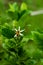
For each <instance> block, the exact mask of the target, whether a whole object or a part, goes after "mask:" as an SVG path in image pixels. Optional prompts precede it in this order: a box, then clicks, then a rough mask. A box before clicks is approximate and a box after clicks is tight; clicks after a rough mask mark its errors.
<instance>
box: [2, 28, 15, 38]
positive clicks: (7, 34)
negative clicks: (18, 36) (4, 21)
mask: <svg viewBox="0 0 43 65" xmlns="http://www.w3.org/2000/svg"><path fill="white" fill-rule="evenodd" d="M14 34H15V32H14V31H12V30H10V29H9V28H2V35H3V36H5V37H7V38H13V37H14Z"/></svg>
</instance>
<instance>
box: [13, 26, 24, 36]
mask: <svg viewBox="0 0 43 65" xmlns="http://www.w3.org/2000/svg"><path fill="white" fill-rule="evenodd" d="M14 30H15V31H16V32H15V33H16V34H15V35H14V37H18V36H23V34H22V32H23V31H24V30H20V26H19V28H18V30H17V29H14Z"/></svg>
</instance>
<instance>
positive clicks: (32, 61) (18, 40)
mask: <svg viewBox="0 0 43 65" xmlns="http://www.w3.org/2000/svg"><path fill="white" fill-rule="evenodd" d="M9 6H10V8H9V9H8V10H7V11H6V12H5V13H4V15H3V16H1V18H0V21H1V22H0V24H1V25H0V32H1V33H0V38H1V39H0V65H43V30H41V31H40V29H43V25H42V23H43V22H41V24H39V21H41V19H42V20H43V15H38V16H34V17H32V16H30V13H31V11H30V10H29V9H28V7H27V5H26V4H25V3H22V4H21V6H19V5H18V4H17V3H14V4H9ZM36 18H37V20H36ZM39 18H40V19H39ZM38 25H39V27H38ZM19 26H20V27H19ZM18 27H19V29H18ZM16 28H17V30H15V29H16ZM20 28H21V29H20ZM39 28H40V29H39ZM22 29H23V30H22ZM15 35H16V36H15Z"/></svg>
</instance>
